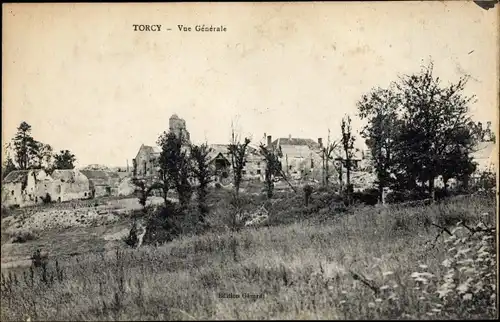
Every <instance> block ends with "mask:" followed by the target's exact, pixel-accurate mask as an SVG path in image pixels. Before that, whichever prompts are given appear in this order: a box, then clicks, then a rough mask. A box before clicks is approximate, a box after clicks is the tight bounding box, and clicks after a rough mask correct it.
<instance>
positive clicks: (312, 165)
mask: <svg viewBox="0 0 500 322" xmlns="http://www.w3.org/2000/svg"><path fill="white" fill-rule="evenodd" d="M311 169H314V160H313V159H311Z"/></svg>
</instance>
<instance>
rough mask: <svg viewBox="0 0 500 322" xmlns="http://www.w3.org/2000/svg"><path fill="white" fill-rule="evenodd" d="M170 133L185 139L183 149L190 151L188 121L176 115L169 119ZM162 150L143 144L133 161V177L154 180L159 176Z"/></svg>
mask: <svg viewBox="0 0 500 322" xmlns="http://www.w3.org/2000/svg"><path fill="white" fill-rule="evenodd" d="M169 131H170V133H174V134H175V135H176V136H178V137H179V135H180V136H181V138H182V139H183V149H184V151H188V149H187V147H188V145H189V144H190V142H191V137H190V134H189V131H188V130H187V127H186V121H185V120H184V119H181V118H179V117H178V116H177V115H176V114H174V115H172V116H171V117H170V119H169ZM160 154H161V148H160V147H158V146H156V145H144V144H142V145H141V147H140V148H139V151H138V152H137V155H136V156H135V158H134V159H132V166H133V174H132V175H133V177H136V178H154V177H157V176H158V175H159V171H160V164H159V158H160Z"/></svg>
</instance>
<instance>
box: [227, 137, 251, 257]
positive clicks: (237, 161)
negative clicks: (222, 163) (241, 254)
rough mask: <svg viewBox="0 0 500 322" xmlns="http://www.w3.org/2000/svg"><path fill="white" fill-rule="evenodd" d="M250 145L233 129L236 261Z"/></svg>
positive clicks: (231, 153)
mask: <svg viewBox="0 0 500 322" xmlns="http://www.w3.org/2000/svg"><path fill="white" fill-rule="evenodd" d="M249 144H250V139H249V138H245V139H244V141H243V143H241V142H240V141H239V138H238V136H237V135H236V134H235V133H234V127H232V129H231V143H230V144H229V147H228V150H229V154H230V156H231V166H232V170H233V184H234V193H233V198H232V205H233V207H234V208H235V211H234V212H233V213H232V216H231V230H232V232H233V240H232V248H233V259H234V260H235V261H236V260H237V259H238V253H237V249H236V247H237V244H236V236H235V232H236V231H237V230H238V228H239V223H238V222H237V220H238V218H239V217H240V214H241V211H242V205H241V200H240V198H239V193H240V185H241V180H242V176H243V167H244V166H245V159H246V151H247V147H248V145H249Z"/></svg>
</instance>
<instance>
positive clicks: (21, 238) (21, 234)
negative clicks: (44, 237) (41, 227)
mask: <svg viewBox="0 0 500 322" xmlns="http://www.w3.org/2000/svg"><path fill="white" fill-rule="evenodd" d="M37 238H38V235H37V234H36V233H34V232H31V231H17V232H15V233H14V234H13V235H12V240H11V243H13V244H14V243H18V244H22V243H25V242H27V241H30V240H36V239H37Z"/></svg>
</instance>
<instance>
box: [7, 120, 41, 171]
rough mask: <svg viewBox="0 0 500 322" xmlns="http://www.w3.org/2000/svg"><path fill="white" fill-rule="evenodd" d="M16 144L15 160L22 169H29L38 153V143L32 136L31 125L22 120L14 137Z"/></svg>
mask: <svg viewBox="0 0 500 322" xmlns="http://www.w3.org/2000/svg"><path fill="white" fill-rule="evenodd" d="M12 143H13V145H14V152H15V154H14V160H15V161H16V163H17V165H18V167H19V169H20V170H26V169H29V168H30V167H31V166H32V165H33V163H34V161H35V157H36V155H37V154H38V153H37V149H38V147H39V146H38V144H37V142H36V141H35V139H34V138H33V136H31V125H29V124H28V123H26V122H22V123H21V124H20V125H19V127H18V128H17V133H16V135H15V136H14V138H13V139H12Z"/></svg>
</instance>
